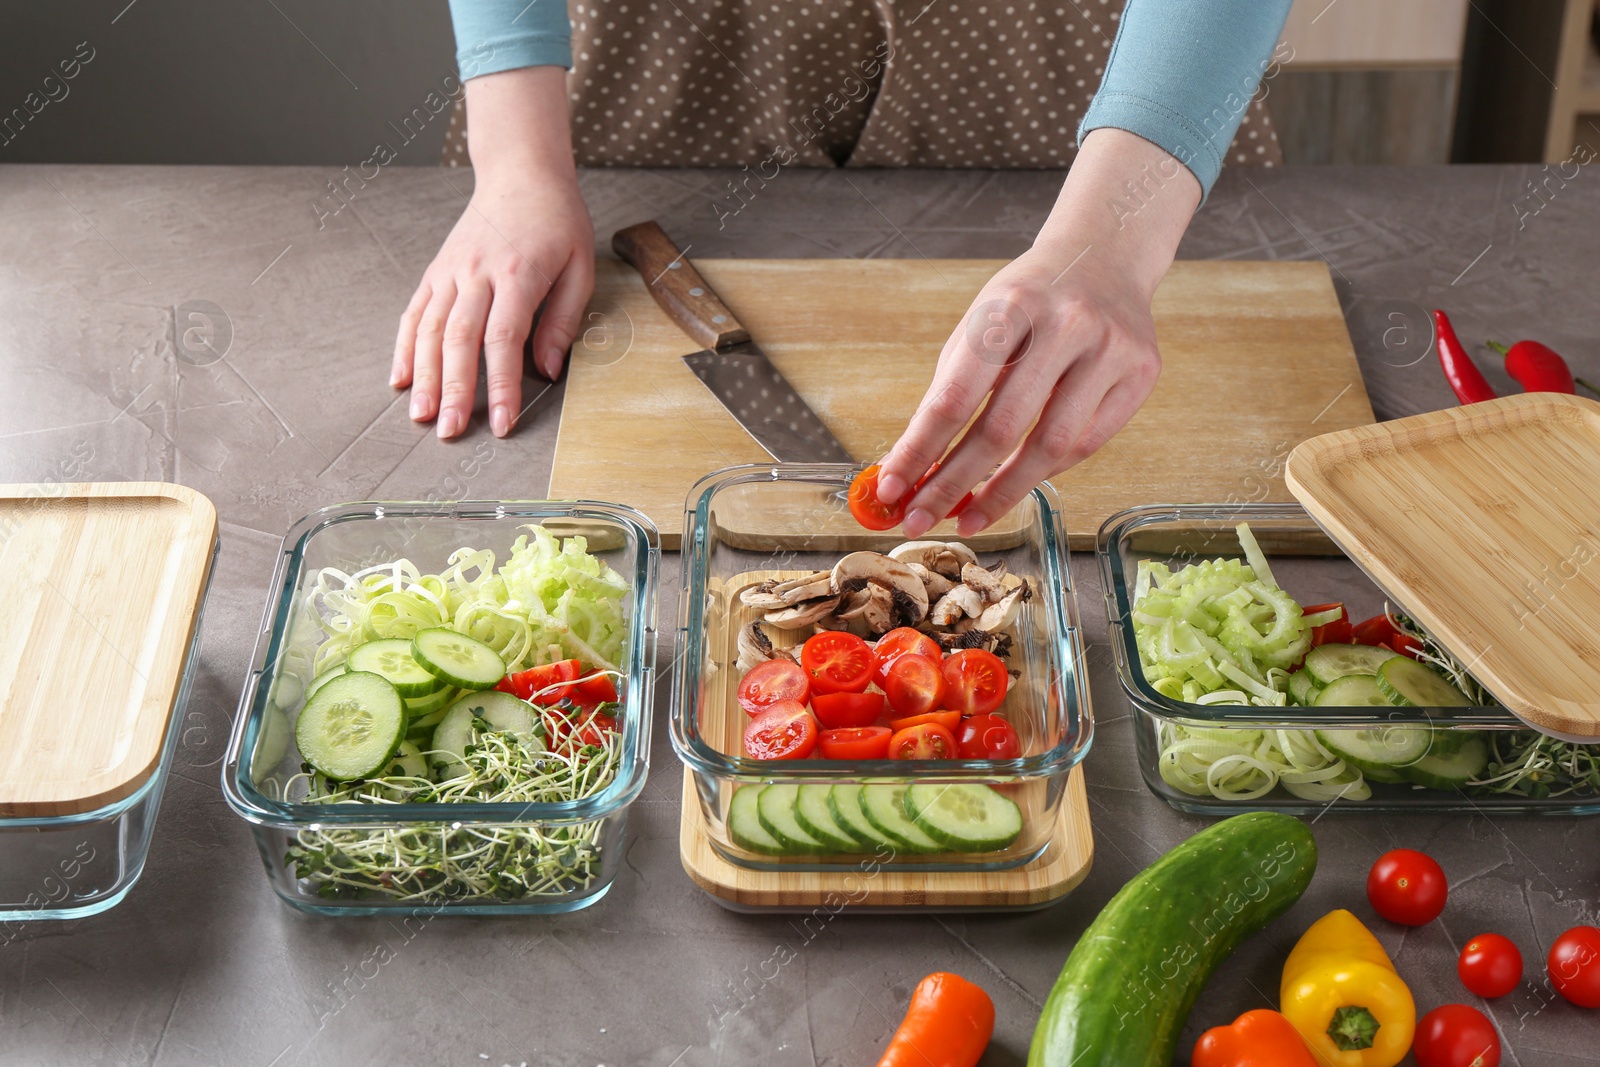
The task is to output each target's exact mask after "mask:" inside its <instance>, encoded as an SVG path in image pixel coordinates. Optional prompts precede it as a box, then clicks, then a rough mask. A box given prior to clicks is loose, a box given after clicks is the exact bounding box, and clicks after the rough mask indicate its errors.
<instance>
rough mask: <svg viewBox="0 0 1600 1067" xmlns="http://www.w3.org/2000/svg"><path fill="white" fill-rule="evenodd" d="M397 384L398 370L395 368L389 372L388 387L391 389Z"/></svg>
mask: <svg viewBox="0 0 1600 1067" xmlns="http://www.w3.org/2000/svg"><path fill="white" fill-rule="evenodd" d="M399 384H400V372H399V371H397V370H392V371H390V372H389V388H390V389H393V388H394V387H395V386H397V385H399Z"/></svg>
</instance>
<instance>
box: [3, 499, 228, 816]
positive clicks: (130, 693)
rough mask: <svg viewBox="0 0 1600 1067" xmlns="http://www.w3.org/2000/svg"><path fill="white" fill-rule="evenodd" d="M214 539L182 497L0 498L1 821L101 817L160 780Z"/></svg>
mask: <svg viewBox="0 0 1600 1067" xmlns="http://www.w3.org/2000/svg"><path fill="white" fill-rule="evenodd" d="M216 538H217V514H216V509H215V508H213V507H212V505H211V502H210V501H209V500H207V499H206V498H205V497H204V496H201V495H200V494H199V493H196V492H194V491H193V490H191V489H187V488H185V487H184V486H181V485H168V484H164V483H159V482H106V483H98V482H96V483H78V484H50V485H6V486H0V604H4V605H5V609H4V610H3V611H0V816H6V817H18V818H32V817H48V816H60V815H72V814H78V813H81V812H86V811H93V810H95V809H96V808H100V807H103V806H105V805H106V804H109V803H112V802H113V801H116V800H120V799H122V798H124V797H127V796H129V795H131V794H133V793H134V792H135V791H136V790H138V788H139V787H140V786H141V785H143V784H144V782H145V781H146V780H147V779H148V778H149V777H150V775H151V773H153V772H154V771H155V769H156V767H157V765H158V764H159V763H160V760H161V754H162V743H163V741H164V740H165V737H166V733H167V724H168V722H169V719H170V717H171V714H172V710H173V706H174V702H175V700H176V698H177V695H178V690H179V687H180V685H181V682H182V677H183V672H184V661H185V656H186V655H187V653H188V651H189V646H190V641H191V638H192V637H193V634H194V627H195V624H196V621H197V616H198V613H199V608H200V603H201V600H202V598H203V597H204V595H205V587H206V579H207V577H208V576H209V574H210V568H211V560H212V556H213V549H214V546H215V543H216Z"/></svg>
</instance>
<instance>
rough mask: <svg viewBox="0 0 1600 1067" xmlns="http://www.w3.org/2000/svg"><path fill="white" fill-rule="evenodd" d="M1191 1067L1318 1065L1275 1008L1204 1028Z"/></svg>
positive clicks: (1313, 1066) (1294, 1030)
mask: <svg viewBox="0 0 1600 1067" xmlns="http://www.w3.org/2000/svg"><path fill="white" fill-rule="evenodd" d="M1189 1063H1190V1067H1317V1061H1316V1059H1315V1057H1313V1056H1312V1055H1311V1049H1310V1048H1309V1047H1307V1045H1306V1040H1305V1038H1303V1037H1301V1036H1300V1032H1299V1031H1298V1030H1296V1029H1295V1028H1294V1025H1293V1024H1292V1023H1290V1022H1289V1020H1288V1019H1286V1018H1284V1017H1283V1016H1282V1015H1279V1014H1278V1013H1277V1012H1275V1011H1268V1010H1267V1009H1265V1008H1258V1009H1257V1010H1255V1011H1247V1012H1245V1013H1244V1014H1243V1015H1241V1016H1239V1017H1238V1018H1237V1019H1235V1020H1234V1021H1233V1025H1232V1026H1218V1027H1216V1028H1214V1029H1211V1030H1207V1031H1206V1032H1205V1033H1203V1034H1201V1035H1200V1040H1199V1041H1196V1042H1195V1045H1194V1055H1193V1056H1192V1057H1190V1060H1189Z"/></svg>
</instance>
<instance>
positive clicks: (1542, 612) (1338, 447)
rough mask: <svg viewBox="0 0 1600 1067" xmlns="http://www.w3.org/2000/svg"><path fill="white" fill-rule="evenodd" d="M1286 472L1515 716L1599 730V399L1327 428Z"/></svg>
mask: <svg viewBox="0 0 1600 1067" xmlns="http://www.w3.org/2000/svg"><path fill="white" fill-rule="evenodd" d="M1286 477H1287V481H1288V484H1289V488H1290V490H1291V491H1292V492H1293V493H1294V495H1295V496H1296V497H1297V498H1298V499H1299V500H1300V502H1301V503H1302V504H1304V505H1305V507H1306V510H1307V511H1308V512H1310V513H1311V515H1312V517H1313V518H1315V519H1316V521H1317V522H1318V523H1319V524H1320V525H1321V526H1322V527H1323V529H1325V530H1326V531H1327V532H1328V535H1329V536H1330V537H1332V538H1333V539H1334V540H1335V541H1336V542H1338V544H1339V547H1340V548H1342V549H1344V551H1345V553H1346V554H1347V555H1349V557H1350V558H1351V559H1352V560H1354V561H1355V562H1356V563H1357V564H1358V565H1360V567H1361V568H1362V569H1363V570H1364V571H1366V572H1367V574H1368V575H1369V576H1371V577H1372V579H1373V580H1374V581H1375V582H1377V584H1378V585H1379V587H1381V588H1382V589H1383V590H1384V592H1385V593H1387V594H1388V595H1389V597H1390V598H1391V599H1392V600H1393V601H1394V603H1395V605H1396V606H1397V607H1400V608H1402V609H1403V610H1405V611H1406V612H1408V613H1409V614H1410V615H1411V616H1412V617H1413V618H1414V619H1416V621H1417V622H1418V623H1419V624H1421V626H1422V627H1423V628H1424V629H1426V630H1427V631H1428V633H1430V634H1432V635H1433V637H1434V638H1435V639H1436V640H1438V641H1439V642H1440V643H1441V644H1442V645H1444V646H1445V647H1446V648H1448V649H1449V650H1450V652H1451V653H1453V654H1454V655H1455V656H1456V658H1457V659H1459V660H1460V661H1461V662H1462V664H1463V665H1464V666H1465V667H1466V668H1467V670H1468V671H1470V672H1471V673H1472V675H1473V677H1475V678H1477V679H1478V681H1480V682H1481V683H1483V685H1484V686H1485V687H1487V688H1488V689H1489V691H1490V692H1492V693H1493V694H1494V695H1495V696H1496V697H1498V698H1499V699H1500V701H1501V702H1502V703H1503V704H1505V706H1506V707H1507V708H1508V709H1509V710H1510V711H1511V712H1512V713H1513V714H1515V715H1516V716H1517V717H1518V718H1520V719H1522V720H1523V721H1524V722H1526V723H1528V724H1529V725H1530V726H1533V727H1536V728H1537V729H1540V730H1543V731H1544V732H1546V733H1550V734H1554V735H1556V736H1558V737H1562V738H1564V739H1566V740H1570V741H1580V742H1589V741H1600V403H1595V402H1594V401H1591V400H1585V399H1582V398H1580V397H1575V396H1567V395H1563V394H1559V393H1529V394H1522V395H1518V396H1508V397H1502V398H1500V399H1498V400H1490V401H1486V402H1484V403H1480V404H1471V405H1468V406H1466V407H1458V408H1450V409H1447V410H1445V411H1433V412H1429V413H1427V414H1424V415H1414V416H1412V417H1410V418H1405V419H1399V420H1397V421H1395V422H1387V423H1379V424H1377V425H1374V426H1362V427H1358V428H1356V429H1351V430H1340V431H1338V432H1336V433H1330V434H1326V435H1324V436H1322V437H1316V438H1313V439H1311V440H1309V441H1306V442H1305V443H1304V444H1301V445H1300V446H1299V447H1298V448H1296V449H1295V450H1294V451H1293V452H1292V453H1290V455H1289V461H1288V465H1287V468H1286Z"/></svg>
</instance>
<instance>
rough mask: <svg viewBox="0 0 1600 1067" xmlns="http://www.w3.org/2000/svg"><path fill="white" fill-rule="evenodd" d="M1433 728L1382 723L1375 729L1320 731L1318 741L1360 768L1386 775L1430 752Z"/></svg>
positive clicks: (1364, 770) (1363, 770)
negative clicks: (1385, 724)
mask: <svg viewBox="0 0 1600 1067" xmlns="http://www.w3.org/2000/svg"><path fill="white" fill-rule="evenodd" d="M1432 739H1433V731H1432V730H1430V729H1429V728H1428V727H1426V726H1380V727H1377V728H1376V729H1372V730H1318V731H1317V740H1318V741H1321V742H1322V745H1323V747H1324V748H1326V749H1327V750H1328V751H1329V752H1332V753H1333V754H1334V755H1335V756H1338V757H1339V758H1340V759H1342V760H1344V761H1345V762H1346V763H1348V764H1351V765H1352V766H1354V767H1355V768H1356V770H1358V771H1362V772H1373V773H1377V774H1383V773H1384V772H1386V771H1393V770H1395V769H1396V768H1401V767H1405V766H1406V765H1408V764H1412V763H1415V762H1417V760H1419V759H1421V758H1422V757H1423V756H1425V755H1427V754H1428V746H1429V744H1430V743H1431V742H1432Z"/></svg>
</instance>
